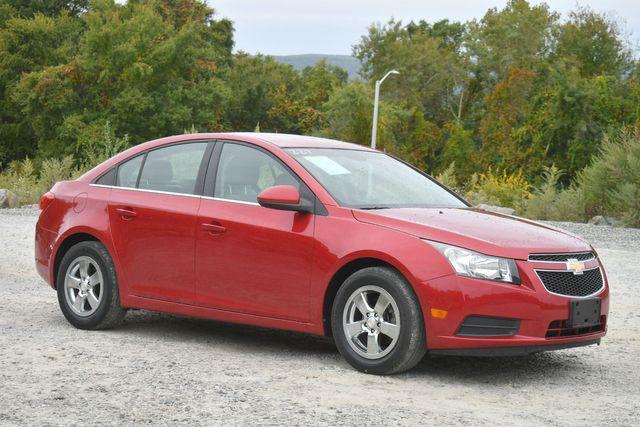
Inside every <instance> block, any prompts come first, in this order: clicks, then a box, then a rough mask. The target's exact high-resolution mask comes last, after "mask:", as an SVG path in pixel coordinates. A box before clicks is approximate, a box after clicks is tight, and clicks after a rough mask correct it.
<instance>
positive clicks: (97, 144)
mask: <svg viewBox="0 0 640 427" xmlns="http://www.w3.org/2000/svg"><path fill="white" fill-rule="evenodd" d="M93 129H95V128H93ZM93 129H90V130H88V131H87V132H86V133H85V134H83V135H82V136H81V137H80V138H79V141H78V145H77V148H76V154H75V158H76V164H77V166H78V170H79V171H86V170H89V169H91V168H93V167H95V166H97V165H99V164H100V163H102V162H104V161H105V160H107V159H109V158H111V157H113V156H115V155H116V154H118V153H120V152H121V151H124V150H126V149H127V148H129V147H130V145H131V144H130V143H129V136H128V135H125V136H123V137H122V138H118V137H117V136H116V135H115V132H114V131H113V129H112V128H111V124H110V123H109V122H106V123H105V124H104V125H103V126H102V129H101V132H99V130H98V129H95V131H94V130H93ZM94 133H95V135H94Z"/></svg>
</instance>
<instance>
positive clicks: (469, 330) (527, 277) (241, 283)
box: [35, 133, 609, 374]
mask: <svg viewBox="0 0 640 427" xmlns="http://www.w3.org/2000/svg"><path fill="white" fill-rule="evenodd" d="M41 209H42V212H41V214H40V218H39V220H38V223H37V226H36V235H35V239H36V245H35V259H36V267H37V270H38V272H39V274H40V275H41V276H42V277H43V278H44V279H45V280H46V281H47V282H48V283H49V284H50V285H51V286H52V287H53V288H54V289H55V290H56V291H57V295H58V301H59V304H60V308H61V310H62V313H63V314H64V316H65V317H66V318H67V320H68V321H69V322H70V323H71V324H72V325H74V326H75V327H78V328H82V329H102V328H109V327H113V326H115V325H117V324H118V323H119V322H120V321H121V320H122V318H123V317H124V315H125V312H126V310H127V309H146V310H156V311H163V312H168V313H176V314H180V315H188V316H197V317H203V318H210V319H217V320H221V321H228V322H237V323H247V324H253V325H260V326H264V327H269V328H281V329H289V330H294V331H300V332H306V333H312V334H320V335H329V336H332V337H333V339H334V341H335V343H336V346H337V348H338V350H339V351H340V353H341V354H342V355H343V356H344V358H345V359H346V360H347V361H348V362H349V363H350V364H351V365H353V366H354V367H355V368H357V369H359V370H361V371H364V372H369V373H376V374H391V373H396V372H401V371H405V370H407V369H410V368H412V367H413V366H414V365H416V363H418V362H419V361H420V360H421V359H422V357H423V356H424V355H425V353H426V352H427V351H429V352H430V353H433V354H454V355H525V354H530V353H535V352H540V351H545V350H554V349H561V348H568V347H576V346H583V345H589V344H599V343H600V339H601V338H602V337H603V336H604V335H605V333H606V323H607V315H608V310H609V291H608V285H607V279H606V276H605V273H604V269H603V268H602V264H601V263H600V260H599V259H598V255H597V253H596V251H595V250H594V249H593V248H592V247H591V246H590V245H589V244H588V243H587V242H585V241H584V240H582V239H581V238H579V237H577V236H574V235H572V234H569V233H567V232H565V231H562V230H559V229H556V228H553V227H550V226H547V225H542V224H538V223H535V222H531V221H528V220H524V219H521V218H517V217H513V216H507V215H501V214H496V213H489V212H485V211H481V210H478V209H476V208H473V207H472V206H470V205H469V204H468V203H467V202H465V201H464V200H463V199H461V198H460V197H459V196H457V195H456V194H454V193H453V192H452V191H450V190H449V189H447V188H445V187H444V186H442V185H441V184H439V183H438V182H436V181H435V180H433V179H432V178H430V177H429V176H427V175H426V174H424V173H422V172H421V171H419V170H418V169H416V168H414V167H412V166H411V165H409V164H406V163H404V162H402V161H400V160H397V159H395V158H394V157H392V156H390V155H387V154H385V153H381V152H378V151H375V150H370V149H368V148H366V147H362V146H359V145H354V144H349V143H345V142H340V141H333V140H328V139H321V138H312V137H305V136H296V135H282V134H260V133H220V134H193V135H181V136H174V137H170V138H164V139H159V140H156V141H151V142H147V143H144V144H141V145H138V146H136V147H133V148H131V149H129V150H127V151H125V152H123V153H121V154H119V155H117V156H115V157H113V158H112V159H110V160H108V161H106V162H104V163H102V164H101V165H99V166H97V167H96V168H94V169H92V170H91V171H89V172H87V173H86V174H84V175H83V176H82V177H80V178H78V179H76V180H73V181H64V182H59V183H57V184H56V185H55V186H54V187H53V188H52V189H51V191H49V192H48V193H46V194H45V195H44V196H43V197H42V200H41Z"/></svg>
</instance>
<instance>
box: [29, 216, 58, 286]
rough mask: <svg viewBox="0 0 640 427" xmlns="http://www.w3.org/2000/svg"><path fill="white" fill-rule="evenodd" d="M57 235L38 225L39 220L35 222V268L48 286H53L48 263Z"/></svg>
mask: <svg viewBox="0 0 640 427" xmlns="http://www.w3.org/2000/svg"><path fill="white" fill-rule="evenodd" d="M57 236H58V235H57V234H56V233H54V232H53V231H50V230H47V229H46V228H44V227H42V226H41V225H40V221H38V223H37V224H36V234H35V245H34V250H35V254H34V255H35V262H36V270H37V272H38V274H39V275H40V277H42V278H43V279H44V281H45V282H47V284H49V286H52V287H53V280H52V279H51V268H50V263H51V262H52V260H51V254H52V251H53V246H54V242H55V240H56V237H57Z"/></svg>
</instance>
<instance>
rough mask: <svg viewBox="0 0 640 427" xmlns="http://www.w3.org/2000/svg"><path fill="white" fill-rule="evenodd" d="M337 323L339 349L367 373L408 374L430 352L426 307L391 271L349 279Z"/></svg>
mask: <svg viewBox="0 0 640 427" xmlns="http://www.w3.org/2000/svg"><path fill="white" fill-rule="evenodd" d="M331 325H332V331H333V336H334V339H335V341H336V346H337V347H338V350H339V351H340V353H341V354H342V355H343V356H344V358H345V359H346V360H347V362H349V363H350V364H351V365H352V366H353V367H355V368H356V369H358V370H360V371H362V372H367V373H372V374H393V373H398V372H402V371H406V370H408V369H411V368H413V367H414V366H415V365H416V364H417V363H418V362H419V361H420V360H421V359H422V357H423V356H424V354H425V353H426V350H427V348H426V339H425V329H424V321H423V319H422V311H421V310H420V304H419V303H418V300H417V298H416V296H415V295H414V293H413V290H412V288H411V286H410V285H409V284H408V283H407V281H406V280H405V279H404V277H402V275H401V274H400V273H398V272H397V271H396V270H393V269H391V268H386V267H370V268H365V269H363V270H360V271H357V272H356V273H354V274H353V275H351V276H350V277H349V278H347V280H346V281H345V282H344V283H343V285H342V286H341V287H340V289H339V290H338V293H337V294H336V298H335V300H334V304H333V308H332V316H331Z"/></svg>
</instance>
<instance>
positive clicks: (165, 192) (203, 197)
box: [89, 183, 260, 206]
mask: <svg viewBox="0 0 640 427" xmlns="http://www.w3.org/2000/svg"><path fill="white" fill-rule="evenodd" d="M89 186H91V187H102V188H115V189H118V190H130V191H140V192H142V193H154V194H168V195H170V196H185V197H196V198H199V199H207V200H217V201H220V202H231V203H239V204H241V205H251V206H260V203H256V202H245V201H243V200H233V199H223V198H221V197H209V196H201V195H199V194H187V193H173V192H171V191H160V190H148V189H146V188H133V187H118V186H117V185H103V184H93V183H91V184H89Z"/></svg>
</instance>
